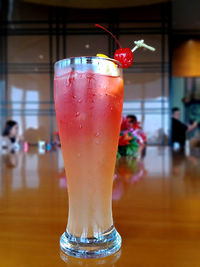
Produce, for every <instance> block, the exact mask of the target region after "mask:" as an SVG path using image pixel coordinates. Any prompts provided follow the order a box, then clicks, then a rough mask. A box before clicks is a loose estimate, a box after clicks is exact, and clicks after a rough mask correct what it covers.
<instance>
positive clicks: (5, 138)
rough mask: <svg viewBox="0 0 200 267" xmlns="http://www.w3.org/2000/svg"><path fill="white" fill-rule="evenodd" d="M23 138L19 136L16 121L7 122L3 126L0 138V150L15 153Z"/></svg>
mask: <svg viewBox="0 0 200 267" xmlns="http://www.w3.org/2000/svg"><path fill="white" fill-rule="evenodd" d="M22 141H23V138H22V137H21V136H19V126H18V123H17V122H16V121H13V120H8V121H7V122H6V124H5V127H4V130H3V133H2V137H1V148H2V149H7V150H8V151H16V150H19V149H20V143H21V142H22Z"/></svg>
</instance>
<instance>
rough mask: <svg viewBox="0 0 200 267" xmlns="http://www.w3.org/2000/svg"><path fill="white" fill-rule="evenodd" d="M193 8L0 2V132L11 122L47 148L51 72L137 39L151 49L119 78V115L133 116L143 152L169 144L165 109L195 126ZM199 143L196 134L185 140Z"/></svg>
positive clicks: (181, 3)
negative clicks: (121, 95)
mask: <svg viewBox="0 0 200 267" xmlns="http://www.w3.org/2000/svg"><path fill="white" fill-rule="evenodd" d="M199 11H200V1H198V0H196V1H195V0H190V1H187V0H174V1H164V0H151V1H148V0H140V1H139V0H135V1H128V0H123V1H113V0H112V1H111V0H110V1H89V0H88V1H87V0H86V1H81V0H79V1H72V0H71V1H64V0H59V1H56V0H51V1H48V0H9V1H1V2H0V103H1V106H0V121H1V123H0V131H1V132H2V130H3V125H4V123H5V121H7V120H8V119H12V120H15V121H17V122H18V124H19V131H20V134H22V135H23V136H24V139H25V140H26V141H27V142H28V143H30V144H36V143H37V142H38V141H39V140H45V141H51V140H52V138H53V133H54V132H55V131H57V124H56V117H55V110H54V102H53V65H54V63H55V62H56V61H57V60H59V59H63V58H66V57H72V56H82V55H85V56H86V55H96V54H97V53H103V54H106V55H108V56H110V57H113V54H114V51H115V50H116V48H117V46H116V43H115V41H114V39H113V38H112V37H111V36H110V35H108V34H107V33H106V32H104V31H102V30H100V29H98V28H95V26H94V24H95V23H99V24H102V25H103V26H105V27H107V28H108V29H109V30H110V31H111V32H112V33H113V34H114V35H115V36H116V37H117V38H118V39H119V40H120V42H121V44H122V46H123V47H130V48H132V47H133V46H134V43H133V42H134V40H139V39H144V40H145V42H146V43H147V44H149V45H151V46H154V47H155V48H156V51H155V52H154V53H151V52H149V51H146V50H144V49H140V50H137V51H136V52H135V54H134V63H133V65H132V66H131V68H128V69H126V70H124V80H125V90H124V110H123V112H124V115H127V114H135V115H136V116H137V119H138V121H140V122H141V125H142V128H143V129H144V131H145V133H146V135H147V144H151V145H168V144H169V143H170V129H171V123H170V122H171V119H170V118H171V108H172V107H173V106H177V107H179V108H180V110H181V120H182V121H183V122H189V121H191V122H192V121H193V120H196V121H197V122H199V121H200V105H199V103H200V67H199V66H200V65H199V62H200V17H199ZM193 138H196V139H199V128H197V129H196V130H195V131H194V132H193Z"/></svg>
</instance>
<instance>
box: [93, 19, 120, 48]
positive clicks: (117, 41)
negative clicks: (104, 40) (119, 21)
mask: <svg viewBox="0 0 200 267" xmlns="http://www.w3.org/2000/svg"><path fill="white" fill-rule="evenodd" d="M95 26H96V27H99V28H101V29H103V30H104V31H106V32H108V33H109V34H110V35H111V36H112V37H113V38H114V39H115V42H116V43H117V44H118V46H119V47H120V48H122V46H121V44H120V42H119V40H117V38H116V37H115V36H114V35H113V34H112V32H110V31H109V30H107V29H106V28H104V27H103V26H101V25H99V24H95Z"/></svg>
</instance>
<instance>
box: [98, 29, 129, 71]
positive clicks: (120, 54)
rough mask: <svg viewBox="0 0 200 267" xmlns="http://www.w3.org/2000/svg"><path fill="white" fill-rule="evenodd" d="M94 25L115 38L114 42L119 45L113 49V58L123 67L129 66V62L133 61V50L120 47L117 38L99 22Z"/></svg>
mask: <svg viewBox="0 0 200 267" xmlns="http://www.w3.org/2000/svg"><path fill="white" fill-rule="evenodd" d="M95 26H96V27H99V28H102V29H103V30H104V31H106V32H108V33H109V34H110V35H111V36H112V37H113V38H114V39H115V41H116V43H117V44H118V46H119V47H120V48H119V49H117V50H116V51H115V54H114V59H116V60H118V61H119V62H120V63H121V64H122V68H123V69H125V68H128V67H130V66H131V64H132V63H133V52H132V51H131V49H130V48H128V47H126V48H122V46H121V44H120V42H119V40H117V38H116V37H115V36H114V35H113V34H112V33H111V32H110V31H109V30H107V29H106V28H104V27H103V26H101V25H99V24H95Z"/></svg>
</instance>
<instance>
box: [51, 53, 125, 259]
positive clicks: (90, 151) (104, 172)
mask: <svg viewBox="0 0 200 267" xmlns="http://www.w3.org/2000/svg"><path fill="white" fill-rule="evenodd" d="M119 64H120V63H119V62H117V61H115V60H111V59H107V58H103V57H75V58H67V59H63V60H60V61H58V62H56V64H55V79H54V98H55V107H56V118H57V123H58V130H59V135H60V140H61V146H62V152H63V158H64V163H65V170H66V176H67V187H68V198H69V213H68V223H67V229H66V232H64V233H63V235H62V236H61V239H60V246H61V249H62V251H64V252H65V253H66V254H68V255H71V256H75V257H80V258H97V257H105V256H108V255H111V254H113V253H115V252H116V251H117V250H119V248H120V246H121V237H120V235H119V234H118V232H117V231H116V229H115V227H114V226H113V218H112V184H113V175H114V167H115V161H116V153H117V147H118V139H119V133H120V123H121V113H122V105H123V79H122V71H121V68H120V66H119Z"/></svg>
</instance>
